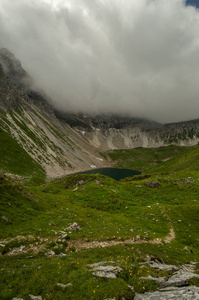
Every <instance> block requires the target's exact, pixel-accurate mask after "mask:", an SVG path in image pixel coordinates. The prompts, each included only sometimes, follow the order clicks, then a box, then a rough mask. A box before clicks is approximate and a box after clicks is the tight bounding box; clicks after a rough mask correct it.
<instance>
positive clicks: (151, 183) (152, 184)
mask: <svg viewBox="0 0 199 300" xmlns="http://www.w3.org/2000/svg"><path fill="white" fill-rule="evenodd" d="M145 184H146V185H147V186H149V187H151V188H157V187H159V186H160V183H159V181H146V182H145Z"/></svg>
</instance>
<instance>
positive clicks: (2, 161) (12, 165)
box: [0, 129, 45, 182]
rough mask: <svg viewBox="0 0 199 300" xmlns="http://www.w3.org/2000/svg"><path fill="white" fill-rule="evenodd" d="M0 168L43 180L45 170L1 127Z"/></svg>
mask: <svg viewBox="0 0 199 300" xmlns="http://www.w3.org/2000/svg"><path fill="white" fill-rule="evenodd" d="M0 153H1V155H0V169H3V170H5V171H6V172H10V173H13V174H17V175H21V176H25V177H30V176H31V177H32V178H33V179H32V180H37V181H39V182H40V181H41V180H43V179H44V178H45V172H44V170H43V169H42V168H41V166H40V165H39V164H38V163H36V162H35V161H34V160H33V159H32V158H31V157H30V156H29V155H28V153H27V152H26V151H25V150H24V149H23V148H22V147H21V146H20V145H19V144H18V143H17V142H16V140H15V139H13V138H12V137H11V136H10V135H9V134H8V133H7V132H5V131H4V130H2V129H0Z"/></svg>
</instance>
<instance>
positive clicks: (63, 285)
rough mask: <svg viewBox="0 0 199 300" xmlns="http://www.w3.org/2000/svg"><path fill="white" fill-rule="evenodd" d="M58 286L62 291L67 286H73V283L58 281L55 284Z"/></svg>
mask: <svg viewBox="0 0 199 300" xmlns="http://www.w3.org/2000/svg"><path fill="white" fill-rule="evenodd" d="M55 286H56V287H57V288H59V289H60V290H62V291H65V290H66V289H67V288H69V287H71V286H73V285H72V283H67V284H63V283H57V284H56V285H55Z"/></svg>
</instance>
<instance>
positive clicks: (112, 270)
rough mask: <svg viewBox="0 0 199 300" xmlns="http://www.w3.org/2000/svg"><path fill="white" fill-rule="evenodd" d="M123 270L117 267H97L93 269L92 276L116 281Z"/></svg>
mask: <svg viewBox="0 0 199 300" xmlns="http://www.w3.org/2000/svg"><path fill="white" fill-rule="evenodd" d="M122 270H123V269H122V268H120V267H118V266H98V267H95V268H93V271H94V272H93V273H92V274H93V276H95V277H101V278H105V279H116V278H117V275H118V273H119V272H121V271H122Z"/></svg>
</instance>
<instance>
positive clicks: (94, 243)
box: [67, 227, 175, 250]
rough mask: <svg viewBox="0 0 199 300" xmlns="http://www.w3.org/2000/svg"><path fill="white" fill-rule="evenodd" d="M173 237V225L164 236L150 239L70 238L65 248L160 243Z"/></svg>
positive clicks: (78, 248)
mask: <svg viewBox="0 0 199 300" xmlns="http://www.w3.org/2000/svg"><path fill="white" fill-rule="evenodd" d="M174 239H175V231H174V229H173V227H171V228H170V232H169V234H168V235H167V236H166V237H164V238H156V239H152V240H147V239H135V238H132V239H128V240H124V241H120V240H112V241H97V240H96V241H92V242H86V241H85V240H83V239H82V240H80V239H79V240H70V241H68V245H67V248H69V249H70V248H71V247H75V248H76V250H83V249H93V248H105V247H111V246H116V245H122V244H129V245H133V244H144V243H146V244H162V243H163V242H164V243H170V242H171V241H172V240H174Z"/></svg>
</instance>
